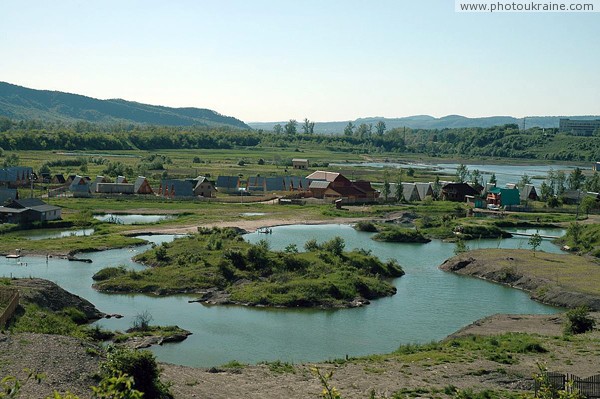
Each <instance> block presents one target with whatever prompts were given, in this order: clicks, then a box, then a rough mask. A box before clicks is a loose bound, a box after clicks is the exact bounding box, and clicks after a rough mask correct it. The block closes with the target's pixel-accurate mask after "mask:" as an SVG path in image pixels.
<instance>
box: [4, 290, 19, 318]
mask: <svg viewBox="0 0 600 399" xmlns="http://www.w3.org/2000/svg"><path fill="white" fill-rule="evenodd" d="M5 303H6V306H5V307H4V310H2V313H1V314H0V328H4V326H5V325H6V323H8V321H9V320H10V318H11V317H13V315H14V314H15V311H16V310H17V306H19V291H18V290H13V289H0V304H5Z"/></svg>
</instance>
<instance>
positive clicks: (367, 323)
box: [0, 225, 559, 367]
mask: <svg viewBox="0 0 600 399" xmlns="http://www.w3.org/2000/svg"><path fill="white" fill-rule="evenodd" d="M553 234H554V235H558V234H559V233H557V232H556V231H555V232H553ZM336 235H337V236H340V237H342V238H343V239H344V240H345V243H346V248H348V249H350V248H364V249H367V250H371V251H372V252H373V253H374V254H376V255H377V256H379V257H380V258H381V259H383V260H387V259H389V258H394V259H397V260H398V262H399V263H400V264H401V265H402V267H403V268H404V270H405V271H406V275H405V276H403V277H401V278H399V279H396V280H394V284H395V286H396V287H397V289H398V292H397V294H396V295H394V296H392V297H388V298H382V299H379V300H375V301H372V302H371V304H370V305H368V306H365V307H362V308H355V309H337V310H314V309H265V308H247V307H242V306H206V305H202V304H198V303H188V300H190V299H193V297H189V296H185V295H178V296H171V297H160V298H159V297H153V296H149V295H139V294H138V295H122V294H103V293H99V292H97V291H95V290H94V289H92V288H91V284H92V279H91V276H92V275H93V274H94V273H95V272H97V271H98V270H100V269H102V268H104V267H106V266H116V265H120V264H124V265H126V266H127V267H130V268H134V269H136V270H141V269H143V268H144V267H143V266H141V265H138V264H136V263H134V262H133V261H131V257H132V256H134V255H135V254H137V253H141V252H143V251H145V250H146V249H148V248H149V247H150V246H149V245H145V246H141V247H136V248H125V249H115V250H107V251H102V252H95V253H87V254H86V258H90V259H92V260H93V263H90V264H87V263H80V262H69V261H67V260H64V259H50V260H49V261H48V263H47V262H46V259H45V258H41V257H24V258H21V259H20V262H24V263H25V262H26V263H27V264H28V266H27V267H24V266H19V265H18V263H17V260H14V259H5V258H1V259H0V275H4V276H11V275H12V276H18V277H29V276H33V277H40V278H45V279H48V280H52V281H54V282H56V283H57V284H59V285H60V286H62V287H63V288H65V289H67V290H69V291H70V292H73V293H75V294H77V295H80V296H82V297H84V298H86V299H88V300H89V301H91V302H92V303H94V304H95V305H96V306H97V307H98V308H99V309H100V310H101V311H103V312H106V313H119V314H122V315H123V316H124V317H123V318H122V319H114V318H113V319H103V320H100V321H98V322H97V323H98V324H99V325H101V326H103V327H106V328H109V329H120V330H124V329H127V328H128V327H130V325H131V322H132V319H133V318H134V317H135V316H136V315H137V314H139V313H142V312H144V311H148V312H150V314H151V315H152V317H153V324H160V325H171V324H177V325H179V326H180V327H182V328H185V329H187V330H190V331H192V332H193V335H191V336H190V337H189V338H188V339H187V340H186V341H184V342H181V343H177V344H166V345H164V346H159V347H154V348H152V349H151V350H152V351H153V352H154V353H155V354H156V356H157V358H158V359H159V360H161V361H165V362H170V363H176V364H182V365H189V366H201V367H211V366H217V365H221V364H224V363H226V362H228V361H231V360H238V361H240V362H244V363H258V362H261V361H274V360H282V361H287V362H313V361H323V360H328V359H334V358H341V357H344V356H346V355H349V356H361V355H368V354H373V353H388V352H391V351H393V350H395V349H396V348H397V347H398V346H399V345H401V344H406V343H424V342H429V341H431V340H440V339H443V338H444V337H446V336H447V335H449V334H451V333H452V332H454V331H456V330H458V329H459V328H461V327H463V326H465V325H467V324H469V323H471V322H473V321H475V320H477V319H479V318H482V317H485V316H488V315H491V314H495V313H537V314H548V313H554V312H557V311H558V309H556V308H553V307H550V306H546V305H542V304H539V303H537V302H534V301H532V300H531V299H529V297H528V296H527V294H525V293H524V292H522V291H519V290H515V289H511V288H507V287H504V286H501V285H498V284H493V283H489V282H486V281H482V280H478V279H474V278H469V277H463V276H458V275H454V274H450V273H445V272H442V271H440V270H439V269H438V268H437V267H438V265H439V264H441V263H442V262H443V261H444V260H445V259H446V258H448V257H450V256H452V255H453V250H454V244H451V243H444V242H441V241H439V240H434V241H432V242H430V243H427V244H394V243H382V242H376V241H373V240H371V239H370V237H371V235H372V234H371V233H364V232H357V231H355V230H354V229H353V228H352V227H350V226H347V225H317V226H311V225H296V226H282V227H275V228H273V233H272V234H258V233H253V234H248V235H246V239H247V240H248V241H249V242H257V241H259V240H261V239H265V240H267V241H268V242H269V244H270V246H271V248H272V249H283V248H285V247H286V246H287V245H289V244H292V243H293V244H296V245H297V246H298V248H300V249H301V248H302V247H303V245H304V243H305V242H306V241H307V240H309V239H311V238H315V239H316V240H318V241H324V240H328V239H331V238H332V237H334V236H336ZM141 238H143V239H146V240H148V241H150V242H155V243H161V242H165V241H169V240H172V239H173V236H168V235H154V236H141ZM91 239H93V238H91ZM468 246H469V247H470V248H472V249H475V248H486V247H493V248H496V247H500V248H528V245H527V237H521V238H511V239H504V240H498V239H495V240H476V241H470V242H468ZM540 249H541V250H544V251H548V252H559V249H558V248H557V247H556V246H555V245H553V244H552V243H551V242H549V241H548V240H544V241H543V242H542V245H541V247H540Z"/></svg>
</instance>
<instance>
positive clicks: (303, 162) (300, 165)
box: [292, 158, 309, 170]
mask: <svg viewBox="0 0 600 399" xmlns="http://www.w3.org/2000/svg"><path fill="white" fill-rule="evenodd" d="M292 166H293V168H294V169H301V170H306V169H308V166H309V163H308V159H300V158H294V159H292Z"/></svg>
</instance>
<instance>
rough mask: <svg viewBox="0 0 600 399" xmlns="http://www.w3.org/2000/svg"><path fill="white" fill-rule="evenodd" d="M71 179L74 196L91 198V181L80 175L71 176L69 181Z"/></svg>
mask: <svg viewBox="0 0 600 399" xmlns="http://www.w3.org/2000/svg"><path fill="white" fill-rule="evenodd" d="M69 180H71V183H70V184H69V190H70V191H71V192H72V193H73V197H74V198H89V197H91V196H92V192H91V188H90V182H89V181H88V180H87V179H86V178H84V177H81V176H79V175H73V176H69V179H67V181H69Z"/></svg>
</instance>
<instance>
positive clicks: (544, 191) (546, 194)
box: [540, 181, 552, 201]
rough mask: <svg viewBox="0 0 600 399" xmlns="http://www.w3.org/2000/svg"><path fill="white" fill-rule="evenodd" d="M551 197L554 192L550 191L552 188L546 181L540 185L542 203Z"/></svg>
mask: <svg viewBox="0 0 600 399" xmlns="http://www.w3.org/2000/svg"><path fill="white" fill-rule="evenodd" d="M551 196H552V190H551V189H550V186H549V185H548V184H547V183H546V182H545V181H543V182H542V184H541V185H540V197H541V199H542V201H546V200H548V198H550V197H551Z"/></svg>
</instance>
